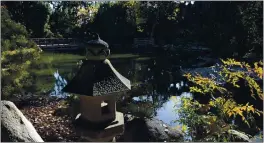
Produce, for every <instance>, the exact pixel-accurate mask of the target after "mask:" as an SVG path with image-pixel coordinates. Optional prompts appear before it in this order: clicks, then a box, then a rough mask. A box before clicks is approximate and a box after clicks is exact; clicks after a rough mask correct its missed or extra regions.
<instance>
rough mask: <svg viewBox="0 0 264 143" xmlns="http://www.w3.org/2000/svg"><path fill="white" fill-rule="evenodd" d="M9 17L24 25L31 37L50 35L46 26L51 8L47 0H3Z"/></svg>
mask: <svg viewBox="0 0 264 143" xmlns="http://www.w3.org/2000/svg"><path fill="white" fill-rule="evenodd" d="M2 4H3V5H5V6H6V7H7V10H8V11H9V13H10V15H11V19H12V20H14V21H16V22H19V23H21V24H22V25H25V26H26V29H27V31H31V32H32V36H33V37H46V36H49V35H51V31H50V29H49V26H48V22H49V16H50V14H51V9H50V7H49V5H48V3H47V2H41V1H39V2H38V1H31V2H30V1H20V2H17V1H5V2H3V3H2Z"/></svg>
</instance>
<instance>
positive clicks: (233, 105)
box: [177, 59, 263, 141]
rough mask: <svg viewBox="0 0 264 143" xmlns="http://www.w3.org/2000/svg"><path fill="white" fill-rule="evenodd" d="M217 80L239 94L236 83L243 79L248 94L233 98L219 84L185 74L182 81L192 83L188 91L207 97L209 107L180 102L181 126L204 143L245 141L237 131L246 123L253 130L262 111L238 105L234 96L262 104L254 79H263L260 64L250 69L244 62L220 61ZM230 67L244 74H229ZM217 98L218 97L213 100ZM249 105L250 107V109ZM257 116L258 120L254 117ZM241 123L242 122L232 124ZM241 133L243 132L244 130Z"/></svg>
mask: <svg viewBox="0 0 264 143" xmlns="http://www.w3.org/2000/svg"><path fill="white" fill-rule="evenodd" d="M222 62H223V65H222V66H221V71H220V77H221V78H222V79H223V80H224V81H225V83H226V84H230V85H232V86H233V87H234V88H237V89H239V90H241V89H240V88H243V87H241V86H240V84H238V83H239V81H241V80H242V79H243V81H244V82H245V85H247V87H248V89H249V94H242V95H236V94H235V92H234V90H231V88H230V86H228V87H226V86H225V84H218V83H217V81H215V79H211V78H206V77H202V76H200V75H199V74H196V75H191V74H185V77H187V79H188V80H189V81H190V82H192V83H193V85H192V86H191V87H190V91H191V92H192V93H193V94H196V93H199V96H207V97H208V98H209V103H208V104H201V103H199V102H198V101H196V100H193V98H187V97H183V98H182V108H180V109H179V110H178V111H177V112H178V113H179V115H180V122H181V123H182V124H184V125H185V126H188V127H189V133H190V135H191V136H192V137H194V138H195V139H196V140H201V139H203V141H204V140H206V141H241V139H242V141H245V140H247V139H248V135H245V134H244V133H242V132H240V131H238V130H240V129H241V127H240V126H241V125H242V124H243V123H245V124H246V125H247V126H248V129H249V128H250V129H253V128H256V130H259V127H258V126H256V123H255V122H256V117H257V116H259V117H260V116H261V114H263V113H262V111H260V110H258V109H257V108H256V105H255V104H254V102H252V103H253V104H252V103H251V102H248V103H238V102H237V100H235V99H234V97H235V96H240V98H253V99H254V100H260V101H261V102H262V100H263V91H262V89H261V87H260V85H259V84H258V82H257V79H261V80H262V79H263V69H262V66H263V63H262V62H261V61H260V62H256V63H254V66H253V67H252V66H250V65H249V64H248V63H245V62H238V61H235V60H233V59H227V60H222ZM231 66H233V67H234V66H238V67H240V68H241V69H244V70H232V68H230V67H231ZM216 94H219V96H217V97H216V96H214V95H216ZM250 104H252V105H250ZM256 115H257V116H256ZM237 119H240V120H241V121H242V123H241V122H235V123H234V121H237ZM243 131H246V130H244V129H243Z"/></svg>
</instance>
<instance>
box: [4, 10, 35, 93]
mask: <svg viewBox="0 0 264 143" xmlns="http://www.w3.org/2000/svg"><path fill="white" fill-rule="evenodd" d="M1 31H2V37H1V51H2V56H1V67H2V68H1V73H2V77H1V80H2V90H1V94H2V97H3V98H7V97H11V96H12V95H13V94H15V93H16V94H19V93H20V92H21V91H22V90H23V89H24V88H25V87H29V86H31V84H32V77H31V76H30V74H29V72H28V68H29V67H30V65H31V63H32V61H33V60H37V59H38V57H39V53H40V51H39V49H38V47H37V45H36V44H35V43H34V42H32V41H29V40H28V39H27V38H28V33H27V31H26V30H25V27H24V26H22V25H21V24H18V23H15V22H14V21H12V20H11V19H10V17H9V16H8V11H7V10H6V9H5V8H3V7H2V8H1Z"/></svg>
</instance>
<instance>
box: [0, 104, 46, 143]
mask: <svg viewBox="0 0 264 143" xmlns="http://www.w3.org/2000/svg"><path fill="white" fill-rule="evenodd" d="M1 108H2V113H1V125H2V126H1V130H2V132H1V136H2V139H1V141H2V142H44V141H43V140H42V138H41V137H40V135H39V134H38V133H37V131H36V129H35V128H34V127H33V125H32V124H31V123H30V121H29V120H27V119H26V117H25V116H24V115H23V114H22V112H21V111H20V110H19V109H18V108H17V107H16V106H15V104H14V103H13V102H10V101H5V100H3V101H1Z"/></svg>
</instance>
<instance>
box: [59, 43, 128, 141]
mask: <svg viewBox="0 0 264 143" xmlns="http://www.w3.org/2000/svg"><path fill="white" fill-rule="evenodd" d="M90 43H91V42H90ZM99 44H100V43H99ZM93 46H94V45H93ZM97 47H99V46H98V45H97ZM89 50H90V49H89ZM92 52H94V53H98V51H92ZM95 55H96V54H95ZM128 90H131V85H130V80H128V79H126V78H125V77H123V76H122V75H121V74H120V73H119V72H118V71H117V70H116V69H115V68H114V67H113V65H112V64H111V62H110V61H109V60H108V59H92V60H83V62H82V65H81V67H80V69H79V71H78V73H77V74H76V76H75V77H74V78H73V79H72V80H71V81H70V82H69V83H68V84H67V85H66V86H65V87H64V89H63V90H62V91H64V92H69V93H74V94H77V95H79V96H80V114H78V115H77V117H76V120H75V125H76V128H78V130H77V131H78V133H79V134H80V135H81V136H82V137H85V138H87V139H88V140H89V141H100V142H105V141H112V139H113V138H114V137H115V136H116V135H118V134H121V133H123V131H124V116H123V113H121V112H117V111H116V96H118V95H122V94H124V93H125V92H126V91H128Z"/></svg>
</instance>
